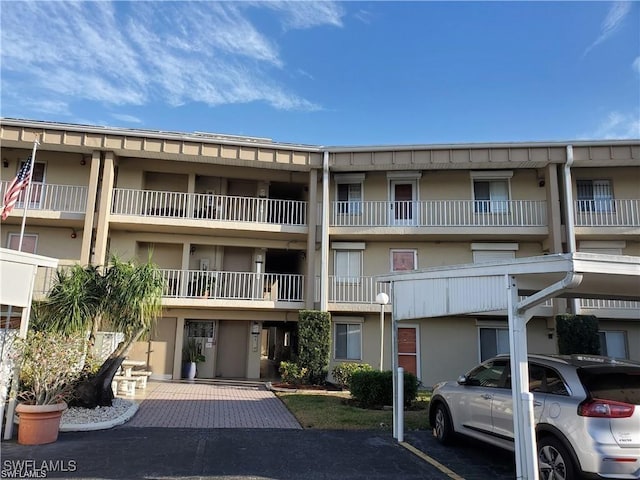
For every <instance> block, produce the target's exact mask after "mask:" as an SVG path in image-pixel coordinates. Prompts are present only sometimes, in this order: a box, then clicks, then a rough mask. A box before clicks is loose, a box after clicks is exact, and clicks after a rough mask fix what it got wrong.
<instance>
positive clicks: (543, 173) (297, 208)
mask: <svg viewBox="0 0 640 480" xmlns="http://www.w3.org/2000/svg"><path fill="white" fill-rule="evenodd" d="M36 135H39V136H40V145H39V147H38V150H37V154H36V163H35V166H34V174H33V183H32V191H31V195H30V199H29V202H28V208H27V214H26V229H25V236H24V240H23V250H24V251H29V252H33V253H37V254H40V255H45V256H49V257H54V258H58V259H60V265H70V264H74V263H80V264H83V265H84V264H88V263H92V264H96V265H100V264H104V263H105V262H106V260H107V259H108V258H109V256H110V255H113V254H115V255H117V256H118V257H119V258H121V259H125V260H126V259H130V258H137V259H139V260H141V261H145V260H146V259H147V258H148V257H149V256H151V258H152V260H153V262H154V263H156V264H157V265H158V266H159V268H160V269H161V272H162V275H163V277H164V278H165V292H164V297H163V305H164V312H163V316H162V318H161V319H159V321H158V323H157V326H156V327H155V329H154V331H153V332H152V335H151V338H150V339H149V340H148V341H145V342H140V343H139V344H138V345H136V349H135V352H134V353H133V354H132V356H133V357H136V358H138V359H143V360H146V361H147V362H148V364H149V367H150V369H151V371H152V372H153V375H154V377H156V378H164V379H169V378H180V376H181V365H182V347H183V345H184V344H185V342H186V341H187V339H190V338H191V339H195V341H196V342H197V343H198V344H199V345H200V347H201V349H202V353H203V354H204V356H205V359H206V360H205V362H203V363H201V364H199V366H198V377H200V378H216V377H222V378H251V379H258V378H262V379H268V378H272V377H273V376H274V375H275V373H276V371H277V365H278V363H279V362H280V361H281V360H287V359H289V358H291V353H292V351H294V349H295V346H296V340H297V337H296V333H297V329H296V323H297V319H298V311H299V310H301V309H320V310H326V311H329V312H330V313H331V316H332V350H331V367H332V366H333V365H335V364H337V363H340V362H344V361H355V362H366V363H369V364H370V365H372V366H373V367H374V368H379V367H382V368H385V369H389V368H390V367H391V358H390V353H391V346H390V339H391V321H390V319H391V309H390V305H391V302H389V303H388V304H387V305H384V304H381V303H380V302H381V297H384V296H380V295H379V294H381V293H385V294H387V295H388V296H391V295H392V292H390V291H389V290H388V286H387V284H384V283H379V282H377V277H378V276H380V275H386V274H388V273H390V272H394V271H406V270H417V269H423V268H428V267H434V266H444V265H456V264H465V263H478V262H483V261H492V260H496V259H510V258H522V257H529V256H537V255H544V254H552V253H564V252H570V251H582V252H597V253H606V254H614V255H632V256H640V141H638V140H616V141H588V142H587V141H581V142H549V143H529V144H525V143H511V144H508V143H505V144H469V145H399V146H371V147H320V146H312V145H293V144H286V143H278V142H273V141H270V140H269V139H264V138H248V137H235V136H227V135H216V134H207V133H192V134H186V133H175V132H161V131H150V130H130V129H116V128H103V127H95V126H84V125H70V124H59V123H49V122H39V121H30V120H15V119H2V120H0V141H1V142H2V162H3V165H2V168H1V169H0V172H1V179H2V183H1V188H0V193H1V194H4V191H5V189H6V187H7V184H8V183H9V182H10V181H11V179H12V178H13V177H14V176H15V174H16V172H17V171H18V169H19V168H20V166H21V165H22V163H23V162H24V161H26V159H27V158H28V157H29V155H30V154H31V149H32V147H33V141H34V138H35V137H36ZM25 202H26V198H25V196H24V194H23V197H22V198H21V200H20V201H19V203H18V204H17V205H16V208H15V209H14V210H13V211H12V212H11V214H10V216H9V217H8V218H7V219H6V220H5V221H3V222H2V242H3V243H2V245H3V246H6V247H8V248H17V242H18V239H19V234H20V225H21V221H22V216H23V212H24V206H25ZM51 278H52V272H51V271H47V270H45V269H43V270H42V271H41V272H40V273H39V275H38V278H37V282H38V285H37V288H38V290H39V291H40V293H41V294H44V292H46V289H47V288H48V286H49V285H50V281H51ZM639 288H640V285H639ZM566 312H574V313H582V314H590V315H591V314H592V315H596V316H597V317H598V318H599V329H600V336H601V346H602V349H603V353H607V354H609V355H612V356H617V357H625V358H632V359H636V360H640V305H639V304H638V303H637V302H620V301H601V300H586V299H584V300H578V301H575V302H574V301H570V302H567V301H564V300H553V301H550V302H548V303H547V304H545V305H542V306H540V307H538V310H537V312H536V316H535V318H534V319H533V320H531V321H530V322H529V326H528V338H529V351H532V352H540V353H552V352H555V351H557V338H556V335H555V321H554V318H555V315H556V314H559V313H566ZM508 345H509V341H508V329H507V320H506V315H505V312H499V311H498V312H491V314H486V313H483V314H478V315H467V316H461V317H448V318H438V319H428V318H425V319H421V320H420V321H417V322H416V323H414V324H408V325H405V324H402V325H401V328H400V330H399V362H400V365H401V366H404V367H405V369H408V370H410V371H413V372H414V373H416V374H417V375H418V377H419V378H420V379H421V380H422V382H423V384H424V385H425V386H430V385H431V384H433V383H434V382H436V381H438V380H442V379H446V378H455V377H456V376H457V375H459V374H460V373H462V372H464V371H466V370H467V369H468V368H470V367H471V366H473V365H474V364H476V363H477V362H478V361H479V360H482V359H484V358H487V357H489V356H492V355H493V354H495V353H501V352H506V351H507V350H505V349H508ZM381 361H382V365H381V364H380V362H381Z"/></svg>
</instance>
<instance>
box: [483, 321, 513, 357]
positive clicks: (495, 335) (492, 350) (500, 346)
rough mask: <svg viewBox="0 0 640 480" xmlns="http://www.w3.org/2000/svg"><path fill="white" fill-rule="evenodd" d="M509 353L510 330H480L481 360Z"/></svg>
mask: <svg viewBox="0 0 640 480" xmlns="http://www.w3.org/2000/svg"><path fill="white" fill-rule="evenodd" d="M501 353H509V329H508V328H486V327H484V328H480V360H481V361H483V362H484V361H485V360H487V359H488V358H491V357H495V356H496V355H499V354H501Z"/></svg>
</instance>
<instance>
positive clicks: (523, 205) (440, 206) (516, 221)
mask: <svg viewBox="0 0 640 480" xmlns="http://www.w3.org/2000/svg"><path fill="white" fill-rule="evenodd" d="M546 225H547V203H546V201H544V200H505V201H495V200H426V201H420V202H411V201H406V202H391V201H367V202H332V208H331V226H334V227H388V226H416V227H485V226H486V227H539V226H546Z"/></svg>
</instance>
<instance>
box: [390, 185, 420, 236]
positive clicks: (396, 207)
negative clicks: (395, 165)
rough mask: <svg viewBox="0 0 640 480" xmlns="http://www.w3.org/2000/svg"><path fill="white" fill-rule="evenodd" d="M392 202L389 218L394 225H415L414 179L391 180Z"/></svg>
mask: <svg viewBox="0 0 640 480" xmlns="http://www.w3.org/2000/svg"><path fill="white" fill-rule="evenodd" d="M390 192H391V202H390V203H389V208H390V209H391V211H390V212H389V218H390V219H391V224H393V225H414V224H415V223H416V220H417V215H416V182H415V181H414V180H391V185H390Z"/></svg>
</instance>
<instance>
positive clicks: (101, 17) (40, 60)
mask: <svg viewBox="0 0 640 480" xmlns="http://www.w3.org/2000/svg"><path fill="white" fill-rule="evenodd" d="M0 8H1V9H2V12H1V13H2V16H1V17H0V18H1V21H2V25H1V26H2V28H1V33H0V35H1V36H0V48H1V50H0V58H1V67H2V77H1V82H2V83H1V87H2V90H3V92H8V91H15V92H18V93H19V94H16V95H14V96H11V95H6V94H4V93H3V100H4V103H5V105H4V106H3V108H5V107H7V105H6V103H7V100H11V99H15V98H18V97H20V96H25V95H28V96H30V97H31V98H32V99H34V103H38V104H40V105H43V106H44V105H46V104H47V102H48V104H49V105H50V106H51V108H53V107H54V106H55V105H56V104H57V105H59V107H60V109H62V108H63V107H64V106H68V105H70V104H73V102H74V101H83V100H84V101H95V102H100V103H104V104H108V105H116V106H126V105H146V104H150V103H152V102H153V103H164V104H168V105H182V104H185V103H189V102H202V103H205V104H208V105H221V104H233V103H246V102H254V101H259V102H265V103H267V104H269V105H271V106H272V107H274V108H276V109H294V110H314V109H318V108H320V107H319V106H318V105H316V104H314V102H312V101H310V100H307V99H305V98H302V97H301V96H299V95H298V94H296V93H295V91H291V90H290V89H289V88H288V87H287V86H286V85H284V84H282V83H279V82H278V81H276V80H275V77H274V73H276V72H279V71H280V70H282V69H283V68H284V67H285V61H284V60H283V58H282V57H281V55H280V51H279V47H278V45H277V43H276V42H275V41H274V40H272V39H270V38H268V37H267V36H266V35H265V34H263V33H262V32H261V31H260V30H259V29H258V27H257V26H256V25H255V24H254V23H252V21H251V15H250V13H252V12H253V10H255V9H265V8H267V9H269V10H271V11H274V12H275V14H276V17H277V18H276V19H277V21H280V22H282V24H283V25H285V26H286V27H287V28H312V27H317V26H321V25H329V26H338V27H339V26H341V18H342V15H343V12H342V9H341V7H340V6H339V5H337V4H334V3H332V2H273V3H272V2H255V3H249V2H246V3H244V2H93V1H92V2H88V1H87V2H75V1H72V2H67V1H65V2H58V1H56V2H42V1H26V2H0ZM252 9H253V10H252ZM293 67H294V68H295V66H293ZM27 86H28V91H27V88H26V87H27ZM67 108H68V107H67ZM136 120H138V119H136ZM129 121H133V119H129Z"/></svg>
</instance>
